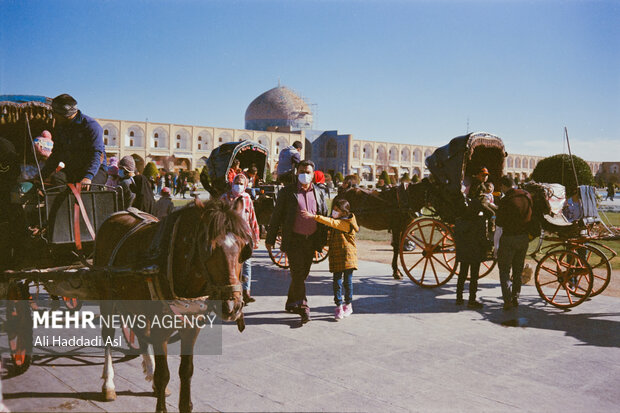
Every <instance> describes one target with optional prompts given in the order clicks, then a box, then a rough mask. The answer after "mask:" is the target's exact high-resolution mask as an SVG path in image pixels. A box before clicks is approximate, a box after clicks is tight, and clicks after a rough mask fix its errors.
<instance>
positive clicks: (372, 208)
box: [336, 181, 428, 279]
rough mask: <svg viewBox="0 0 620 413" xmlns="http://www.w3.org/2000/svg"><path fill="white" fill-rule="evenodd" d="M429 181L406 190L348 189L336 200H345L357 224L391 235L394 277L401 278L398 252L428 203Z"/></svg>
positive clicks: (413, 185)
mask: <svg viewBox="0 0 620 413" xmlns="http://www.w3.org/2000/svg"><path fill="white" fill-rule="evenodd" d="M427 191H428V182H426V181H422V182H419V183H416V184H410V185H409V186H408V187H407V189H406V190H404V189H403V188H402V187H392V188H389V189H388V190H385V191H383V192H377V191H369V190H366V189H361V188H358V187H348V188H347V189H345V190H343V191H341V192H340V193H339V194H338V196H337V197H336V198H345V199H346V200H347V201H349V204H350V205H351V212H353V213H354V214H355V217H356V218H357V223H358V224H359V225H360V226H362V227H365V228H368V229H372V230H375V231H384V230H390V231H391V232H392V250H393V252H394V254H393V256H392V276H393V277H394V278H395V279H400V278H402V275H401V273H400V271H399V269H398V253H399V246H400V238H401V235H402V232H403V231H404V230H405V228H406V227H407V225H408V224H409V223H410V222H411V220H412V218H413V217H414V216H415V214H416V213H417V212H419V211H420V210H421V209H422V207H423V206H425V204H426V202H427V197H426V193H427Z"/></svg>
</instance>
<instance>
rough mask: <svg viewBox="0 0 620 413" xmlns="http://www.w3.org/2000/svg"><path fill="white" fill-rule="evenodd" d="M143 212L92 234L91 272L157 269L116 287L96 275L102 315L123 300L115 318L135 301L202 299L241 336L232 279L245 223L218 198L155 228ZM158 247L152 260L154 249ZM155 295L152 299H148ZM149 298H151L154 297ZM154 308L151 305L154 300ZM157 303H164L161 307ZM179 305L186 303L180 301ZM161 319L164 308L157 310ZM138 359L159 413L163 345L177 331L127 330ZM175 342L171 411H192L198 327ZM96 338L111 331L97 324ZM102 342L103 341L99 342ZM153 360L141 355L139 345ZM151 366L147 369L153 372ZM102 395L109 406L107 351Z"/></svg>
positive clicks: (248, 243) (244, 244)
mask: <svg viewBox="0 0 620 413" xmlns="http://www.w3.org/2000/svg"><path fill="white" fill-rule="evenodd" d="M151 218H152V217H150V216H149V215H148V214H145V213H135V212H119V213H116V214H114V215H112V216H111V217H110V218H108V219H107V220H106V221H105V222H104V223H103V224H102V225H101V227H100V229H99V231H98V233H97V238H96V239H97V241H96V244H95V253H94V261H93V263H94V266H95V268H97V267H105V266H108V267H112V266H132V265H134V266H136V265H137V266H140V265H141V266H142V267H143V268H145V266H148V265H149V264H153V263H154V262H155V263H157V264H158V265H159V268H160V269H161V270H160V271H159V272H158V273H156V274H155V275H153V276H152V277H151V279H152V280H148V279H147V277H146V276H134V277H126V280H125V281H123V282H121V281H120V280H118V279H117V281H116V282H111V281H110V278H106V277H101V280H100V281H99V282H98V290H99V292H100V293H99V295H100V298H101V300H102V301H101V302H100V305H101V314H102V317H105V316H109V315H110V314H112V313H114V312H115V311H116V310H119V309H115V308H113V306H114V304H113V302H112V301H107V300H112V299H114V300H130V301H123V308H122V312H123V313H127V314H132V313H133V314H136V313H139V311H140V310H143V309H144V307H142V308H141V309H140V308H138V307H139V305H140V304H139V303H138V302H135V304H134V303H132V302H131V300H154V301H155V300H171V299H179V298H180V297H183V299H186V300H192V299H199V298H205V297H206V296H208V298H209V299H210V300H222V311H221V314H222V319H223V321H236V322H237V325H238V327H239V330H240V331H243V329H244V324H243V313H242V308H243V299H242V294H241V292H242V287H241V282H240V273H241V267H242V263H243V261H245V260H246V259H248V258H250V256H251V254H252V240H251V237H250V231H249V228H248V227H247V224H246V223H245V221H244V220H243V219H242V218H241V216H240V215H239V214H238V213H236V212H235V209H234V206H233V207H231V206H229V205H226V204H225V203H223V202H222V201H220V200H212V201H208V202H207V203H205V204H202V202H200V201H199V200H196V201H195V203H192V204H190V205H189V206H186V207H184V208H182V209H180V210H178V211H175V212H173V213H172V214H170V215H168V216H167V217H166V218H164V220H162V221H160V222H157V220H156V219H151ZM157 249H159V253H158V254H156V255H155V258H154V255H153V254H154V252H153V251H154V250H157ZM154 291H155V292H158V293H157V294H155V293H154ZM154 295H155V296H154ZM156 302H157V301H156ZM161 302H162V304H163V303H165V302H164V301H161ZM182 302H187V301H182ZM161 307H162V310H161V311H162V313H160V314H163V311H164V308H163V307H164V306H163V305H162V306H161ZM134 331H135V333H136V335H137V336H138V338H139V343H140V350H141V353H142V354H143V367H144V370H145V372H146V374H147V380H149V379H151V378H152V379H153V383H154V386H153V388H154V391H155V396H156V397H157V411H161V412H165V411H166V403H165V398H166V386H167V384H168V381H169V379H170V373H169V370H168V363H167V344H168V340H169V339H170V337H171V335H172V334H173V333H174V331H177V329H173V328H165V327H164V326H150V329H145V330H139V329H138V330H134ZM178 331H179V335H180V337H181V365H180V368H179V376H180V379H181V388H180V397H179V410H180V411H181V412H188V411H191V410H192V403H191V393H190V389H191V377H192V374H193V368H194V367H193V348H194V343H195V342H196V338H197V337H198V333H199V332H200V330H199V328H198V327H196V326H192V327H183V328H179V329H178ZM102 336H103V338H104V340H107V339H108V338H109V337H114V329H113V328H107V327H106V326H105V325H103V328H102ZM104 342H105V341H104ZM148 343H150V344H151V345H152V346H153V351H154V354H155V357H154V360H153V356H149V355H147V354H146V349H147V345H148ZM153 361H154V365H155V369H154V372H153ZM103 379H104V383H103V387H102V392H103V395H104V398H105V400H114V399H115V398H116V392H115V387H114V381H113V380H114V370H113V365H112V355H111V346H110V345H109V344H107V345H106V346H105V362H104V371H103Z"/></svg>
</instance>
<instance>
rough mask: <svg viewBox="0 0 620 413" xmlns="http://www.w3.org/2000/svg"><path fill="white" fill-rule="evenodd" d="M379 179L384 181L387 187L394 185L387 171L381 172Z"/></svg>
mask: <svg viewBox="0 0 620 413" xmlns="http://www.w3.org/2000/svg"><path fill="white" fill-rule="evenodd" d="M379 179H383V182H385V184H386V185H392V179H390V175H388V173H387V171H383V172H381V175H379Z"/></svg>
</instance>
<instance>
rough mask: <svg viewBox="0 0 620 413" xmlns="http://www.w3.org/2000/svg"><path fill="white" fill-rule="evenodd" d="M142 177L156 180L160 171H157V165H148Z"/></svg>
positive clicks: (152, 163)
mask: <svg viewBox="0 0 620 413" xmlns="http://www.w3.org/2000/svg"><path fill="white" fill-rule="evenodd" d="M142 175H144V176H146V177H149V178H155V177H156V176H157V175H159V171H158V170H157V166H156V165H155V163H154V162H149V163H147V164H146V166H145V167H144V170H143V171H142Z"/></svg>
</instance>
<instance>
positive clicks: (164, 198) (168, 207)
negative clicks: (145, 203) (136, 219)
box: [153, 186, 174, 219]
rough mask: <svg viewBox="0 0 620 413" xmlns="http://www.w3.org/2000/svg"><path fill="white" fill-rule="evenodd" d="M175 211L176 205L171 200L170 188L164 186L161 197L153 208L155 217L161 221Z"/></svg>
mask: <svg viewBox="0 0 620 413" xmlns="http://www.w3.org/2000/svg"><path fill="white" fill-rule="evenodd" d="M172 211H174V204H173V203H172V199H170V188H168V187H167V186H164V187H163V188H162V189H161V197H160V198H159V199H158V200H157V202H155V207H153V215H155V216H156V217H157V218H159V219H163V218H164V217H166V216H167V215H170V214H171V213H172Z"/></svg>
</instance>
